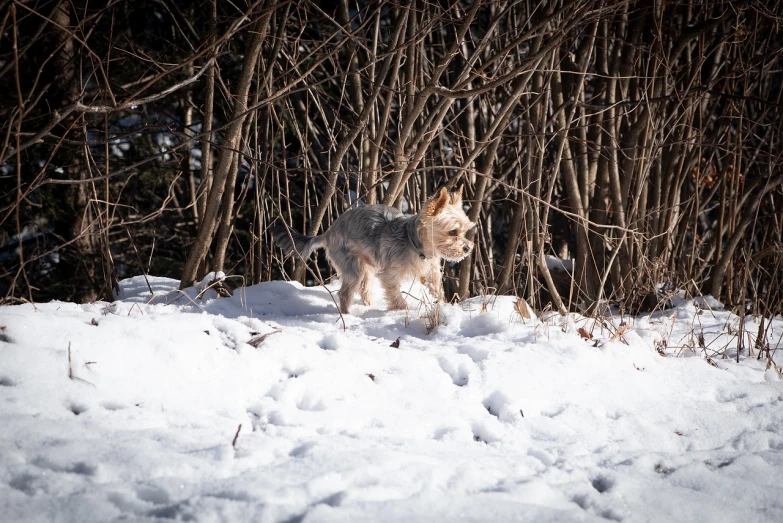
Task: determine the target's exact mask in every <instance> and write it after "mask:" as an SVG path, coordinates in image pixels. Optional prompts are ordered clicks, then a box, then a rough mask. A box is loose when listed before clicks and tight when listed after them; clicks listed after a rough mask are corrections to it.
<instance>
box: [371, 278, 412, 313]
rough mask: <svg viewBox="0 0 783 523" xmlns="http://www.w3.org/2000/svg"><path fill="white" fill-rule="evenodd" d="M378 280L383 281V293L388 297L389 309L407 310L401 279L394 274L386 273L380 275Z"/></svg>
mask: <svg viewBox="0 0 783 523" xmlns="http://www.w3.org/2000/svg"><path fill="white" fill-rule="evenodd" d="M378 279H379V280H380V281H381V287H383V293H384V294H385V295H386V304H387V307H388V309H389V310H394V309H407V308H408V304H407V303H405V298H403V297H402V293H401V292H400V280H399V278H398V277H397V276H396V275H395V274H393V273H389V272H386V271H384V272H380V273H378Z"/></svg>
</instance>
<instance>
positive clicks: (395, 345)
mask: <svg viewBox="0 0 783 523" xmlns="http://www.w3.org/2000/svg"><path fill="white" fill-rule="evenodd" d="M389 347H394V348H395V349H399V348H400V338H397V339H396V340H394V341H393V342H391V345H389Z"/></svg>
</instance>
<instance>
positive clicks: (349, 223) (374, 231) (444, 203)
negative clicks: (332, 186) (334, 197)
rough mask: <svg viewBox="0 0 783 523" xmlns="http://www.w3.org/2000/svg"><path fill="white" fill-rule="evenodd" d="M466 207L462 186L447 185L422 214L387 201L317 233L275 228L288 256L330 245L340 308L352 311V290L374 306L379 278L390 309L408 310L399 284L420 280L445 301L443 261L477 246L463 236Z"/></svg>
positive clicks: (459, 257)
mask: <svg viewBox="0 0 783 523" xmlns="http://www.w3.org/2000/svg"><path fill="white" fill-rule="evenodd" d="M475 226H476V224H475V223H473V222H471V221H470V219H469V218H468V217H467V215H466V214H465V211H464V210H463V208H462V186H460V187H459V189H458V190H457V191H456V192H454V193H451V194H449V192H448V191H447V190H446V188H445V187H444V188H443V189H441V190H440V192H439V193H438V194H437V195H436V196H434V197H433V198H432V199H430V200H429V201H428V202H427V204H426V205H425V206H424V208H423V209H422V210H421V212H419V213H418V214H403V213H402V212H401V211H399V210H398V209H396V208H394V207H389V206H387V205H364V206H361V207H356V208H354V209H351V210H349V211H346V212H345V213H343V214H342V215H340V217H338V218H337V220H335V222H334V223H333V224H332V226H331V227H330V228H329V230H327V231H326V232H324V233H323V234H321V235H319V236H305V235H303V234H300V233H298V232H296V231H295V230H293V229H289V228H288V227H286V226H284V225H279V226H276V227H274V228H273V229H272V235H273V237H274V238H275V242H276V243H277V245H278V246H279V247H280V248H281V249H282V250H283V251H284V252H285V253H286V254H287V255H292V254H295V253H296V254H298V255H299V256H301V257H302V259H307V258H309V257H310V254H312V253H313V251H315V250H316V249H319V248H324V249H326V256H327V258H328V259H329V262H330V263H331V264H332V266H333V267H334V268H335V269H336V270H337V273H338V274H339V276H340V279H341V281H342V285H341V286H340V290H339V292H338V295H339V297H340V312H341V313H343V314H348V313H349V312H350V307H351V302H352V301H353V297H354V294H355V293H356V291H357V290H358V291H359V294H360V296H361V300H362V303H363V304H364V305H370V284H369V280H370V277H371V276H372V275H375V276H376V277H377V278H378V279H379V280H380V282H381V286H382V287H383V291H384V295H385V296H386V303H387V305H388V308H389V309H390V310H395V309H406V308H407V304H406V303H405V299H404V298H403V297H402V293H401V292H400V282H402V281H403V280H405V279H409V278H417V279H418V280H419V281H421V282H422V283H423V284H424V285H425V286H426V287H427V290H428V291H429V293H430V294H431V295H432V296H433V297H434V298H435V299H436V300H441V301H442V300H443V299H444V296H443V281H442V279H443V276H442V273H441V259H445V260H446V261H449V262H458V261H461V260H462V259H464V258H465V257H466V256H467V255H468V254H469V253H470V251H471V250H472V249H473V242H472V241H470V240H468V239H467V238H466V237H465V234H466V233H467V232H468V231H469V230H470V229H472V228H473V227H475Z"/></svg>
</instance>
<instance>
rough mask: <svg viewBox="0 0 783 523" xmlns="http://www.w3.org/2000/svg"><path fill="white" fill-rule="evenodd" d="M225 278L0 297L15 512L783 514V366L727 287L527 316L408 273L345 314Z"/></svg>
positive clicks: (3, 491) (309, 516) (194, 515)
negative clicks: (95, 292)
mask: <svg viewBox="0 0 783 523" xmlns="http://www.w3.org/2000/svg"><path fill="white" fill-rule="evenodd" d="M223 277H224V276H223V275H222V274H211V275H210V276H208V277H207V278H205V280H204V281H203V282H201V283H200V284H199V285H197V286H196V287H194V288H191V289H186V290H185V291H178V290H176V289H177V287H178V282H176V281H174V280H170V279H166V278H156V277H149V278H148V280H145V278H144V277H135V278H131V279H129V280H124V281H123V282H121V292H120V298H121V299H120V300H119V301H116V302H114V303H96V304H91V305H76V304H72V303H62V302H52V303H47V304H36V305H34V306H33V305H30V304H27V305H18V306H6V307H1V308H0V328H1V329H2V330H1V331H0V426H2V427H3V429H2V431H0V455H1V456H2V460H0V506H2V509H1V510H2V512H0V513H1V514H2V516H0V519H1V520H2V521H3V522H17V521H18V522H22V521H24V522H31V521H66V522H71V521H79V522H89V521H113V520H120V519H122V520H128V521H153V520H161V519H172V520H185V521H188V520H190V521H205V522H210V521H261V522H273V521H280V522H294V521H297V522H300V521H301V522H332V521H403V520H404V521H406V522H418V521H422V522H423V521H453V520H461V521H543V522H547V521H552V522H555V521H557V522H561V521H599V520H607V519H608V520H615V521H709V522H713V521H743V522H754V521H782V520H783V497H781V495H780V486H781V485H783V381H781V380H780V376H779V369H777V368H776V367H774V366H771V367H770V368H769V369H768V368H767V362H766V359H765V358H761V359H756V357H755V356H757V355H758V354H757V352H754V354H753V357H749V356H748V353H747V349H746V350H745V351H744V352H743V353H742V354H741V357H740V362H739V363H736V361H734V356H735V350H736V343H737V342H736V333H737V330H738V322H739V319H738V318H737V317H736V316H734V315H732V314H730V313H728V312H726V311H724V310H723V309H722V306H721V304H720V303H719V302H717V301H716V300H713V299H711V298H710V299H700V300H695V301H694V300H685V299H682V298H678V299H675V300H674V305H675V307H674V308H673V309H669V310H667V311H663V312H657V313H655V314H652V315H644V316H640V317H638V318H627V317H626V318H620V317H614V318H607V319H606V321H605V323H602V322H601V321H595V320H592V319H589V318H584V317H581V316H578V315H570V316H568V317H560V316H559V315H556V314H551V313H549V314H547V315H546V317H544V318H536V317H535V316H534V317H533V318H531V319H527V320H525V319H522V318H521V317H520V316H519V315H518V314H517V312H516V311H515V302H516V299H515V298H513V297H506V296H492V297H486V298H474V299H471V300H468V301H467V302H466V303H463V304H458V305H441V306H440V308H439V309H438V310H437V314H435V310H434V307H433V305H432V304H431V303H430V302H429V301H428V300H427V298H426V295H424V294H423V291H422V290H421V289H420V288H419V287H418V286H416V285H413V284H411V285H410V287H406V290H408V291H409V295H408V303H409V306H410V310H409V311H408V312H390V311H386V310H385V303H384V301H383V299H382V297H381V294H380V292H379V291H378V289H374V291H373V292H374V297H375V304H374V305H372V306H362V305H359V304H358V303H357V304H355V305H354V315H346V316H344V317H343V318H342V319H341V318H340V317H339V316H338V315H337V313H336V312H335V305H334V302H333V300H332V298H331V297H330V294H329V291H328V290H327V289H326V288H303V287H301V286H300V285H298V284H294V283H287V282H270V283H265V284H260V285H256V286H253V287H249V288H246V289H239V290H237V291H236V292H235V295H234V296H233V297H230V298H216V293H215V291H214V290H212V289H210V287H209V284H210V283H211V282H212V281H213V280H215V279H218V280H219V279H221V278H223ZM147 281H148V282H149V286H150V287H151V288H152V290H153V292H154V295H152V296H151V295H150V293H149V290H148V286H147V285H148V283H147ZM337 286H338V285H337V284H335V285H329V286H328V287H329V289H331V290H332V291H333V290H334V289H336V288H337ZM436 316H437V317H438V318H439V321H440V325H437V326H434V325H433V324H432V321H433V318H434V317H436ZM759 320H760V319H759V318H750V317H748V318H747V319H746V325H745V326H744V328H745V331H746V332H747V333H750V335H751V339H750V341H751V342H755V336H756V334H757V332H758V322H759ZM623 321H625V325H624V326H623V324H621V322H623ZM343 322H344V324H343ZM766 327H767V329H766V333H767V334H766V337H765V340H766V342H768V343H769V345H770V350H771V351H774V350H776V349H777V347H778V346H779V345H780V337H781V334H783V320H781V319H780V318H775V319H773V320H772V321H771V322H770V321H767V322H766ZM580 329H582V331H581V334H580ZM618 332H619V334H618ZM591 336H592V338H590V337H591ZM700 337H703V339H704V342H703V344H704V349H702V348H701V346H700V341H699V339H700ZM397 340H399V346H398V347H395V346H392V345H396V343H395V342H396V341H397ZM250 342H252V344H251V343H250ZM748 345H751V346H753V343H750V342H749V341H748V340H746V341H745V346H746V347H747V346H748ZM659 351H660V352H662V353H663V356H662V355H661V354H659ZM724 354H725V356H726V358H723V355H724ZM774 357H775V356H774V355H773V359H774ZM778 359H780V358H779V357H778ZM240 425H241V428H240Z"/></svg>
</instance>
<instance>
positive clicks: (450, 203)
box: [418, 186, 476, 262]
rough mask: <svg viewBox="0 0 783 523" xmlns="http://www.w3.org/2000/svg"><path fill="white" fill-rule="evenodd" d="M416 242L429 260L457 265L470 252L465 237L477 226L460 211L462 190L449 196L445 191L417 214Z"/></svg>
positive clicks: (471, 245) (470, 244)
mask: <svg viewBox="0 0 783 523" xmlns="http://www.w3.org/2000/svg"><path fill="white" fill-rule="evenodd" d="M419 217H420V225H419V230H418V233H419V239H420V240H421V245H422V249H423V250H424V253H425V254H427V255H428V256H438V257H441V258H445V259H446V260H448V261H451V262H457V261H460V260H462V259H463V258H464V257H465V256H467V255H468V254H469V253H470V251H471V250H472V249H473V242H472V241H470V240H468V239H467V238H465V234H467V232H468V231H469V230H470V229H472V228H473V227H475V226H476V224H475V223H473V222H472V221H470V219H469V218H468V217H467V215H466V214H465V211H464V210H463V209H462V186H460V187H459V189H457V191H456V192H454V193H452V194H449V193H448V191H447V190H446V188H445V187H444V188H443V189H441V190H440V192H439V193H438V194H437V195H436V196H434V197H433V198H432V199H431V200H430V201H429V202H428V203H427V205H425V207H424V208H423V209H422V210H421V212H420V213H419Z"/></svg>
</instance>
